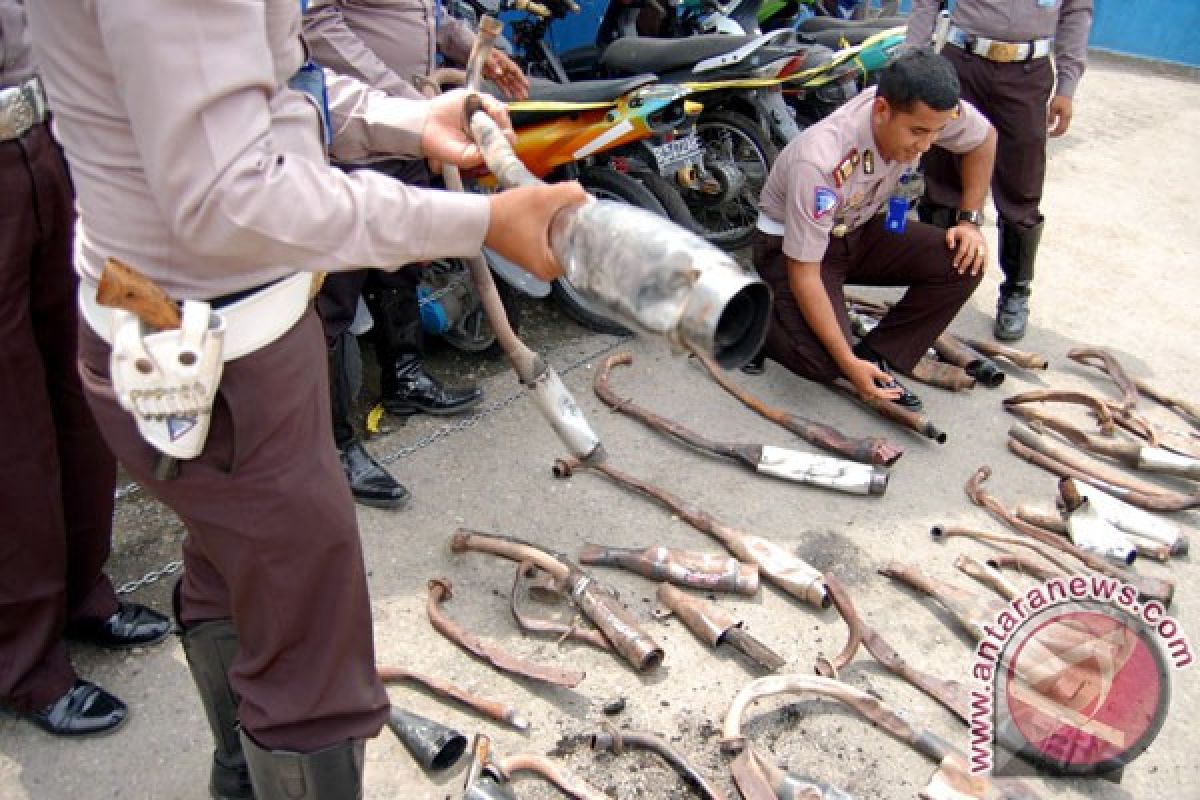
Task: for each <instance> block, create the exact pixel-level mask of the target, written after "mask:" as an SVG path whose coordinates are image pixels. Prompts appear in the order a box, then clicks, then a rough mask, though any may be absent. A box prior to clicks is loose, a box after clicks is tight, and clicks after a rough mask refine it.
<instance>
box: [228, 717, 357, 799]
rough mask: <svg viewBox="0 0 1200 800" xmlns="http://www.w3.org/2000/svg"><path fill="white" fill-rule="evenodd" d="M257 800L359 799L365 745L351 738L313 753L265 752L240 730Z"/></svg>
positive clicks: (265, 750)
mask: <svg viewBox="0 0 1200 800" xmlns="http://www.w3.org/2000/svg"><path fill="white" fill-rule="evenodd" d="M242 749H243V750H244V751H245V753H246V762H247V764H249V766H250V779H251V781H252V782H253V784H254V796H255V797H257V798H258V800H358V799H359V798H361V797H362V791H363V787H362V772H363V757H364V753H365V751H366V743H365V742H364V741H363V740H362V739H351V740H349V741H346V742H342V743H340V744H335V745H332V746H331V747H326V748H325V749H324V750H318V751H317V752H315V753H291V752H288V751H285V750H267V749H264V748H262V747H260V746H259V745H258V743H257V742H255V741H254V740H253V739H252V738H250V736H248V735H247V734H246V732H245V731H242Z"/></svg>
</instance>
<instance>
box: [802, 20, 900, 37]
mask: <svg viewBox="0 0 1200 800" xmlns="http://www.w3.org/2000/svg"><path fill="white" fill-rule="evenodd" d="M907 24H908V18H907V17H874V18H873V19H840V18H838V17H809V18H808V19H806V20H804V21H802V22H801V23H800V26H799V28H798V29H797V30H799V31H801V32H803V33H810V32H811V33H816V32H817V31H830V30H848V29H852V28H895V27H904V26H905V25H907Z"/></svg>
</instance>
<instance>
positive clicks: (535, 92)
mask: <svg viewBox="0 0 1200 800" xmlns="http://www.w3.org/2000/svg"><path fill="white" fill-rule="evenodd" d="M656 80H658V78H657V77H655V76H654V75H652V74H649V73H643V74H641V75H636V76H634V77H632V78H616V79H614V80H608V81H575V82H573V83H554V82H553V81H535V82H533V83H531V84H530V86H529V102H533V103H536V102H542V103H607V102H611V101H613V100H616V99H617V98H618V97H620V96H622V95H625V94H629V93H630V92H632V91H633V90H634V89H640V88H641V87H643V86H647V85H649V84H651V83H654V82H655V81H656Z"/></svg>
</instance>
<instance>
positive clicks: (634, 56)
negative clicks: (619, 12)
mask: <svg viewBox="0 0 1200 800" xmlns="http://www.w3.org/2000/svg"><path fill="white" fill-rule="evenodd" d="M759 38H761V37H759V36H730V35H727V34H724V33H706V34H701V35H699V36H689V37H687V38H686V39H652V38H649V37H644V36H637V37H632V38H625V39H618V40H617V41H615V42H613V43H612V44H610V45H609V46H608V47H606V48H605V50H604V53H603V54H602V55H601V56H600V63H601V64H602V65H603V66H604V67H605V68H607V69H610V70H612V71H614V72H624V73H629V74H636V73H639V72H673V71H675V70H679V69H684V68H691V67H693V66H695V65H696V64H697V63H698V62H700V61H703V60H705V59H706V58H713V57H714V56H722V55H725V54H726V53H732V52H733V51H734V50H737V49H738V48H740V47H744V46H745V45H747V44H750V43H751V42H753V41H755V40H757V39H759Z"/></svg>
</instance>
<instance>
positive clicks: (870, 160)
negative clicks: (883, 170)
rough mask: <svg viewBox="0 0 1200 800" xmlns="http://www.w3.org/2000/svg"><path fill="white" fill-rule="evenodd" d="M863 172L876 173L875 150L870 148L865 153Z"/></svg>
mask: <svg viewBox="0 0 1200 800" xmlns="http://www.w3.org/2000/svg"><path fill="white" fill-rule="evenodd" d="M862 165H863V173H864V174H866V175H874V174H875V151H874V150H868V151H867V152H865V153H863V157H862Z"/></svg>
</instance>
